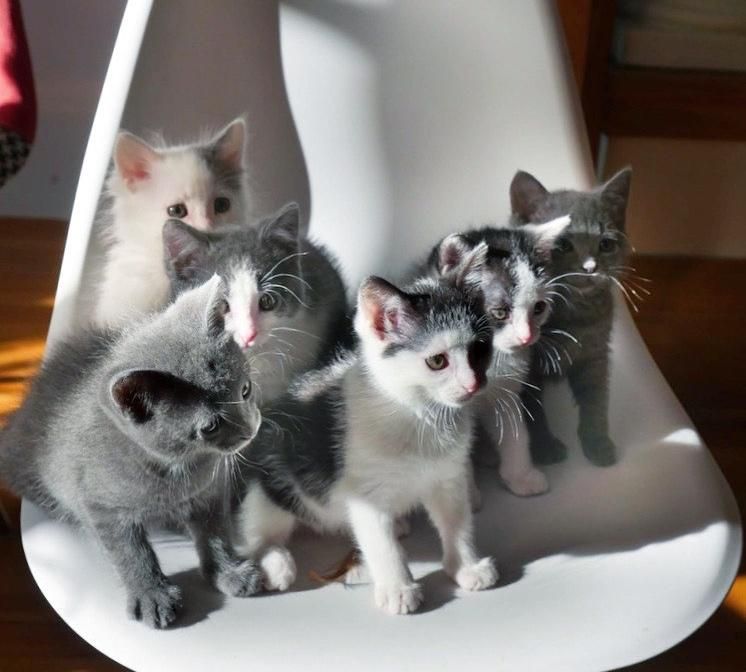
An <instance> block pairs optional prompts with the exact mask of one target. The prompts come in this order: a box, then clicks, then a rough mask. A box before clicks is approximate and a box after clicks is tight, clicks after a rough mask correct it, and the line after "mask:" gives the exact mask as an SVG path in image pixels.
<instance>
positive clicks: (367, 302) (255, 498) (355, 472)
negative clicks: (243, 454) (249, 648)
mask: <svg viewBox="0 0 746 672" xmlns="http://www.w3.org/2000/svg"><path fill="white" fill-rule="evenodd" d="M484 251H485V249H484V247H482V248H480V249H479V250H476V251H475V252H474V253H473V254H471V255H470V256H469V258H468V259H467V260H466V262H465V264H464V266H463V271H464V272H463V273H459V274H458V278H456V279H455V280H454V279H453V278H452V277H451V278H449V279H448V280H444V279H441V280H434V279H423V280H419V281H417V282H415V283H413V284H412V285H409V286H407V287H405V288H404V289H399V288H397V287H395V286H394V285H391V284H390V283H388V282H386V281H385V280H382V279H381V278H376V277H371V278H368V279H367V280H365V281H364V282H363V283H362V285H361V287H360V290H359V292H358V303H357V313H356V317H355V331H356V334H357V336H358V338H359V344H358V351H357V355H358V356H357V357H353V358H352V359H349V360H347V361H341V363H340V366H341V372H340V378H339V381H338V382H336V383H329V381H328V380H327V381H326V385H325V389H326V391H325V392H322V393H320V394H318V395H317V396H315V397H313V398H309V397H308V396H305V397H304V399H303V400H301V399H299V398H297V397H294V396H292V395H288V396H286V397H283V398H282V399H280V400H279V401H278V402H277V403H276V404H275V405H273V407H272V408H271V409H269V410H268V411H267V418H268V422H267V423H265V425H263V429H262V430H261V431H260V435H259V437H258V438H257V443H256V447H257V448H258V451H257V452H255V453H253V454H252V459H253V460H255V461H256V462H258V464H259V468H258V469H257V471H256V473H255V475H254V480H253V482H252V483H251V485H250V487H249V492H248V495H247V497H246V499H245V500H244V503H243V505H242V520H243V525H242V527H243V530H244V534H245V541H246V544H247V548H248V551H249V553H250V554H251V555H255V556H257V557H258V558H259V560H260V562H261V565H262V569H263V570H264V572H265V581H266V585H267V587H268V588H270V589H276V590H284V589H286V588H287V587H288V586H289V585H290V584H291V583H292V582H293V580H294V579H295V574H296V569H295V563H294V560H293V558H292V556H291V555H290V553H289V551H288V549H287V547H286V544H287V541H288V539H289V537H290V535H291V533H292V531H293V529H294V527H295V526H296V525H297V523H298V522H299V521H301V522H304V523H306V524H309V525H311V526H312V527H315V528H317V529H320V530H350V531H351V532H352V534H353V535H354V537H355V540H356V542H357V544H358V546H359V547H360V550H361V551H362V554H363V559H364V561H365V563H366V565H367V567H368V570H369V571H370V574H371V577H372V580H373V588H374V595H375V603H376V605H377V606H378V607H380V608H381V609H383V610H385V611H387V612H389V613H392V614H406V613H410V612H412V611H415V610H416V609H417V608H418V607H419V606H420V604H421V602H422V589H421V587H420V585H419V584H418V583H416V582H415V581H414V579H413V577H412V574H411V573H410V571H409V568H408V566H407V563H406V559H405V555H404V551H403V549H402V547H401V545H400V544H399V542H398V540H397V534H396V521H397V518H398V517H400V516H403V515H405V514H406V513H408V512H409V511H411V510H413V509H414V508H415V507H418V506H420V505H424V507H425V509H426V510H427V512H428V513H429V515H430V517H431V519H432V521H433V523H434V525H435V527H436V528H437V529H438V532H439V533H440V537H441V540H442V544H443V566H444V568H445V570H446V572H447V573H448V574H449V575H450V576H451V577H452V578H453V579H454V580H455V581H456V582H457V583H458V584H459V585H460V586H461V587H462V588H465V589H467V590H482V589H484V588H487V587H489V586H492V585H494V583H495V582H496V581H497V572H496V569H495V565H494V562H493V560H492V558H489V557H486V558H481V559H480V558H479V557H478V555H477V554H476V551H475V549H474V538H473V536H474V534H473V525H472V514H471V508H470V506H469V487H468V471H469V470H468V467H467V465H468V462H469V452H470V449H471V435H472V411H471V408H470V406H471V403H472V402H473V400H474V398H475V397H476V396H477V395H478V393H479V392H480V391H481V390H482V388H483V387H484V385H485V383H486V370H487V367H488V365H489V363H490V360H491V349H492V348H491V335H492V334H491V330H490V328H489V326H488V324H487V317H486V315H485V314H484V307H483V302H482V298H481V296H479V295H478V294H477V293H476V292H465V291H464V290H463V289H462V287H461V286H459V284H460V282H461V281H462V280H463V279H464V278H465V277H466V275H467V273H469V272H471V271H472V270H474V268H475V267H476V265H478V264H481V263H483V262H482V261H481V260H482V259H483V258H484ZM452 280H454V281H453V282H452ZM273 411H275V412H274V413H273ZM270 421H271V422H270ZM270 424H271V425H272V426H270Z"/></svg>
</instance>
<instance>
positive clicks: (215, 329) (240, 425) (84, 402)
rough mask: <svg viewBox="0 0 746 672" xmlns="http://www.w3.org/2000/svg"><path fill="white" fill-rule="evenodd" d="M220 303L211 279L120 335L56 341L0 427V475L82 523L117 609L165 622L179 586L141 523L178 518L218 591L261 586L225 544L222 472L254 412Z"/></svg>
mask: <svg viewBox="0 0 746 672" xmlns="http://www.w3.org/2000/svg"><path fill="white" fill-rule="evenodd" d="M224 312H225V289H224V286H223V283H222V281H221V280H220V279H219V278H217V277H215V278H213V279H211V280H210V281H208V282H207V283H206V284H205V285H203V286H201V287H199V288H197V289H194V290H192V291H191V292H188V293H185V294H184V295H182V296H181V297H180V298H179V300H178V301H176V303H174V304H173V305H172V306H171V307H169V308H168V309H167V310H166V311H165V312H164V313H162V314H160V315H157V316H155V317H153V318H149V319H146V320H145V321H143V322H142V323H139V324H136V325H135V326H134V327H132V328H131V329H128V330H126V331H124V332H123V333H122V334H121V335H115V334H114V333H112V332H98V333H94V332H89V333H85V334H83V335H81V336H79V337H77V338H76V339H75V340H70V341H68V342H66V343H62V344H60V345H59V346H57V347H56V348H55V349H54V350H53V352H52V354H51V355H50V356H49V358H48V359H47V360H46V361H45V363H44V365H43V367H42V370H41V373H40V374H39V375H38V377H37V378H36V380H35V381H34V383H33V385H32V387H31V389H30V391H29V394H28V396H27V398H26V401H25V402H24V404H23V406H22V407H21V408H20V410H19V411H18V412H17V413H16V414H15V415H14V416H13V418H12V419H11V421H10V423H9V425H8V428H7V429H6V430H5V431H4V432H3V434H2V437H0V438H1V440H0V477H1V478H2V479H3V480H4V481H5V482H6V483H7V484H8V485H9V486H10V487H11V489H12V490H14V491H15V492H16V493H17V494H18V495H21V496H23V497H27V498H28V499H30V500H31V501H33V502H34V503H36V504H38V505H39V506H42V507H43V508H45V509H46V510H47V511H49V512H50V513H52V514H53V515H55V516H57V517H59V518H62V519H65V520H68V521H70V522H73V523H76V524H79V525H81V526H82V527H83V528H85V529H86V530H87V531H88V532H89V533H91V534H92V535H93V536H94V537H95V538H96V539H97V540H98V541H99V542H100V544H101V546H102V547H103V551H104V552H105V553H106V555H107V556H108V557H109V559H110V560H111V562H112V563H113V565H114V566H115V568H116V570H117V572H118V574H119V576H120V578H121V579H122V581H123V582H124V585H125V588H126V590H127V612H128V614H129V615H130V616H131V617H133V618H135V619H138V620H142V621H143V622H145V623H146V624H147V625H150V626H152V627H154V628H163V627H166V626H168V625H169V624H170V623H171V622H173V621H174V619H175V618H176V615H177V609H178V607H179V605H180V601H181V597H180V592H179V589H178V587H177V586H175V585H174V584H172V583H171V582H170V581H169V580H168V579H167V578H166V576H164V574H163V572H162V571H161V568H160V566H159V564H158V559H157V558H156V555H155V553H154V551H153V548H152V547H151V545H150V543H149V542H148V538H147V533H146V526H147V525H148V524H150V523H165V524H169V525H177V526H179V527H186V528H188V529H189V531H190V533H191V535H192V536H193V538H194V541H195V543H196V545H197V550H198V552H199V556H200V563H201V566H202V570H203V573H204V574H205V576H206V578H207V579H208V580H209V581H210V582H211V583H212V584H213V585H214V586H215V587H217V588H218V589H219V590H221V591H222V592H224V593H226V594H229V595H237V596H245V595H250V594H252V593H254V592H256V590H257V589H258V588H259V587H260V585H261V578H260V573H259V570H258V569H257V568H256V566H255V565H254V563H252V562H251V561H249V560H246V559H243V558H241V557H239V556H238V555H237V554H236V553H235V551H234V550H233V547H232V545H231V543H230V541H229V533H230V529H229V522H230V518H229V516H228V515H227V514H229V502H227V501H226V499H225V496H226V495H225V488H224V487H223V486H224V485H225V484H226V483H227V482H229V481H230V478H229V477H228V476H229V475H228V472H227V471H226V470H228V469H232V468H233V465H232V464H231V462H232V460H234V459H237V458H236V455H237V453H238V451H239V450H241V449H242V448H245V447H246V446H247V445H248V443H249V442H250V441H251V440H252V439H253V437H254V435H255V434H256V432H257V431H258V428H259V424H260V421H261V416H260V414H259V411H258V410H257V407H256V404H255V402H254V399H253V397H254V395H253V394H252V386H251V381H250V379H249V372H248V366H247V364H246V360H245V358H244V357H243V356H242V354H241V350H240V349H239V348H238V346H236V344H235V343H234V342H233V341H232V339H231V338H230V336H229V335H228V334H227V333H226V332H225V324H224V323H225V317H224Z"/></svg>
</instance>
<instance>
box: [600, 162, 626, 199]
mask: <svg viewBox="0 0 746 672" xmlns="http://www.w3.org/2000/svg"><path fill="white" fill-rule="evenodd" d="M631 182H632V168H630V166H627V167H626V168H622V169H621V170H620V171H619V172H618V173H616V174H615V175H614V176H612V177H610V178H609V179H608V180H607V181H606V183H605V184H604V185H603V187H602V188H601V191H602V193H603V195H604V197H605V198H606V197H609V198H615V199H619V200H620V201H623V202H624V203H625V204H626V203H627V200H628V199H629V188H630V184H631Z"/></svg>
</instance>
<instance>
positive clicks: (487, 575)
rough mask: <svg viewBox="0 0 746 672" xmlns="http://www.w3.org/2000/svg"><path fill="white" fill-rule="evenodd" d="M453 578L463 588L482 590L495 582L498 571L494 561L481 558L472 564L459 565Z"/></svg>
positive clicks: (488, 558)
mask: <svg viewBox="0 0 746 672" xmlns="http://www.w3.org/2000/svg"><path fill="white" fill-rule="evenodd" d="M453 579H454V580H455V581H456V583H457V584H458V585H459V586H460V587H461V588H463V589H464V590H484V589H485V588H490V587H491V586H494V585H495V584H496V583H497V579H498V573H497V567H495V561H494V560H493V559H492V558H490V557H487V558H482V559H481V560H479V561H478V562H476V563H474V564H473V565H467V566H466V567H461V568H460V569H459V570H457V571H456V574H455V575H454V577H453Z"/></svg>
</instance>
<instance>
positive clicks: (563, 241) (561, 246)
mask: <svg viewBox="0 0 746 672" xmlns="http://www.w3.org/2000/svg"><path fill="white" fill-rule="evenodd" d="M555 247H556V248H557V249H558V250H559V251H560V252H563V253H566V252H572V243H571V242H570V241H569V240H568V239H567V238H560V239H559V240H558V241H557V243H556V244H555Z"/></svg>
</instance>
